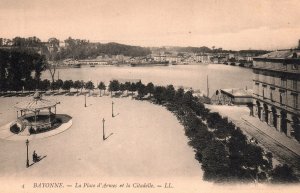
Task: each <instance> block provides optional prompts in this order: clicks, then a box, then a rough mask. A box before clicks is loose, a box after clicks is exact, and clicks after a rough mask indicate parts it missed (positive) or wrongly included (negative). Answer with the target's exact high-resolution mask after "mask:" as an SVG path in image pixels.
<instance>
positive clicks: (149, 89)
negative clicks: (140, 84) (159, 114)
mask: <svg viewBox="0 0 300 193" xmlns="http://www.w3.org/2000/svg"><path fill="white" fill-rule="evenodd" d="M146 90H147V92H148V93H150V97H151V95H152V94H153V92H154V85H153V83H152V82H149V83H148V84H147V86H146Z"/></svg>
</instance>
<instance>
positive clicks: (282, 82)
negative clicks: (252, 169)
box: [280, 78, 285, 87]
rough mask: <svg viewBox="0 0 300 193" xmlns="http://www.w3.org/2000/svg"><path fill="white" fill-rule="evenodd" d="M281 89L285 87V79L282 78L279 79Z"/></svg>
mask: <svg viewBox="0 0 300 193" xmlns="http://www.w3.org/2000/svg"><path fill="white" fill-rule="evenodd" d="M280 85H281V87H285V79H284V78H281V84H280Z"/></svg>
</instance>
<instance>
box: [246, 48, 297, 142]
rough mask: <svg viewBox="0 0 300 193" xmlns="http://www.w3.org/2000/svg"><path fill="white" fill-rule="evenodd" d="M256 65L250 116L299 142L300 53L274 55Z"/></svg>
mask: <svg viewBox="0 0 300 193" xmlns="http://www.w3.org/2000/svg"><path fill="white" fill-rule="evenodd" d="M253 61H254V66H253V84H254V86H253V109H252V111H251V114H252V115H254V116H256V117H258V118H259V119H260V120H261V121H264V122H266V123H268V124H269V125H270V126H272V127H273V128H274V129H276V130H278V131H279V132H282V133H285V134H286V135H287V136H288V137H291V138H296V139H297V140H298V141H300V127H299V125H300V122H299V120H300V105H299V101H300V50H283V51H275V52H271V53H268V54H265V55H262V56H259V57H255V58H254V59H253Z"/></svg>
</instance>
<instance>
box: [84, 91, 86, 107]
mask: <svg viewBox="0 0 300 193" xmlns="http://www.w3.org/2000/svg"><path fill="white" fill-rule="evenodd" d="M84 107H86V93H85V94H84Z"/></svg>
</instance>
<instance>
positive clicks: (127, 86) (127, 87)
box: [125, 82, 131, 95]
mask: <svg viewBox="0 0 300 193" xmlns="http://www.w3.org/2000/svg"><path fill="white" fill-rule="evenodd" d="M130 87H131V83H130V82H125V89H126V90H127V95H128V91H129V90H130Z"/></svg>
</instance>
